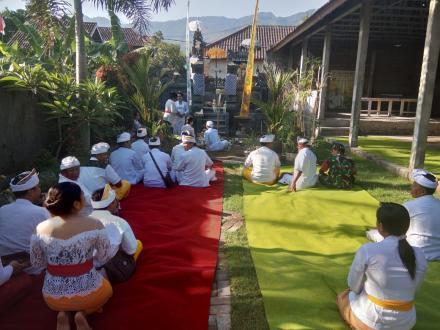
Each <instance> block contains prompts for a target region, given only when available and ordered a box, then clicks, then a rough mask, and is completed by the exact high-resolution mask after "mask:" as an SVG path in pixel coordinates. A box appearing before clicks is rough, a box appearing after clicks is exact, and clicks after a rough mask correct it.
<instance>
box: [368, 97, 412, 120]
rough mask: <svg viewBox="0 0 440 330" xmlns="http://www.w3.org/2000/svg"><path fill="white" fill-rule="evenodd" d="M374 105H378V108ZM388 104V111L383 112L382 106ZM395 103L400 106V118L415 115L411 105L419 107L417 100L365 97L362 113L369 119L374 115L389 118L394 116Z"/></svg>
mask: <svg viewBox="0 0 440 330" xmlns="http://www.w3.org/2000/svg"><path fill="white" fill-rule="evenodd" d="M365 103H366V104H367V108H366V109H365V108H364V107H363V105H364V104H365ZM373 103H376V108H373ZM383 103H385V104H387V105H388V106H387V108H386V109H387V110H386V111H382V104H383ZM394 103H398V104H400V107H399V112H398V114H399V116H401V117H402V116H405V115H410V116H414V115H415V113H416V112H415V107H412V106H411V105H416V106H417V99H406V98H383V97H382V98H380V97H363V98H362V99H361V113H367V115H368V117H370V116H371V114H372V113H374V114H376V115H377V116H380V115H381V114H386V115H388V117H391V116H392V115H393V105H394Z"/></svg>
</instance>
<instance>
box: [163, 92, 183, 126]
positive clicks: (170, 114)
mask: <svg viewBox="0 0 440 330" xmlns="http://www.w3.org/2000/svg"><path fill="white" fill-rule="evenodd" d="M176 100H177V94H176V93H171V94H170V98H169V99H168V100H167V101H166V102H165V111H164V114H163V119H164V120H165V121H167V122H169V123H170V124H171V126H172V127H173V134H179V133H178V132H177V130H176V121H177V108H176Z"/></svg>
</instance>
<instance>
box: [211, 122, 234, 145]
mask: <svg viewBox="0 0 440 330" xmlns="http://www.w3.org/2000/svg"><path fill="white" fill-rule="evenodd" d="M206 128H207V130H206V131H205V134H204V140H205V147H206V150H207V151H222V150H226V149H228V148H229V147H230V145H231V143H230V142H229V141H227V140H221V139H220V136H219V135H218V131H217V130H216V129H215V128H214V122H212V121H211V120H208V121H207V122H206Z"/></svg>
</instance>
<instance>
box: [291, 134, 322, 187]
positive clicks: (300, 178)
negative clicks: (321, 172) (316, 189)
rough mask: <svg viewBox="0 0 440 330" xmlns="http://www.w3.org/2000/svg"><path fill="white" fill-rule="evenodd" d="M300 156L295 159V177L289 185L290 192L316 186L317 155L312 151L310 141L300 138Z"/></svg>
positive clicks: (298, 145)
mask: <svg viewBox="0 0 440 330" xmlns="http://www.w3.org/2000/svg"><path fill="white" fill-rule="evenodd" d="M297 148H298V155H297V156H296V158H295V164H294V168H293V177H292V179H291V181H290V184H289V189H290V191H294V192H296V191H298V190H302V189H307V188H311V187H313V186H314V185H315V184H316V181H317V180H318V175H317V174H316V155H315V154H314V153H313V151H312V150H311V149H310V145H309V140H307V139H306V138H300V139H299V140H298V144H297Z"/></svg>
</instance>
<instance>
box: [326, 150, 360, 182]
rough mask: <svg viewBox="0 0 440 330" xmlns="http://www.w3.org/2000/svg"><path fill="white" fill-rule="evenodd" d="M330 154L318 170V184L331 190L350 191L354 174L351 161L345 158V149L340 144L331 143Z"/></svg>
mask: <svg viewBox="0 0 440 330" xmlns="http://www.w3.org/2000/svg"><path fill="white" fill-rule="evenodd" d="M331 154H332V155H331V157H329V158H327V159H326V160H325V161H324V163H323V164H322V166H321V169H320V170H319V182H320V183H321V184H323V185H324V186H328V187H331V188H337V189H351V188H352V187H353V184H354V181H355V179H354V175H355V174H356V169H355V166H354V162H353V160H351V159H349V158H347V157H345V147H344V145H343V144H342V143H333V144H332V146H331Z"/></svg>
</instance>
